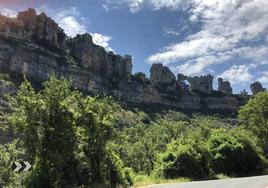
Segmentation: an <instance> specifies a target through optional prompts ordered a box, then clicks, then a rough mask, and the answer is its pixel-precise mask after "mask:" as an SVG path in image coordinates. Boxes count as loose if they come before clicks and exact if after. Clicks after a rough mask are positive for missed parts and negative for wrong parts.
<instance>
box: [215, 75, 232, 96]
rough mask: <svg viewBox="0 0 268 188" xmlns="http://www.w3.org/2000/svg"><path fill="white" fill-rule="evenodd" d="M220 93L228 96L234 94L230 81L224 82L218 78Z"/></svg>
mask: <svg viewBox="0 0 268 188" xmlns="http://www.w3.org/2000/svg"><path fill="white" fill-rule="evenodd" d="M218 91H220V92H222V93H225V94H227V95H232V94H233V89H232V87H231V84H230V82H229V81H223V79H222V78H218Z"/></svg>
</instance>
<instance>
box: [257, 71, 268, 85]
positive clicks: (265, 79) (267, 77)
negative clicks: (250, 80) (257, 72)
mask: <svg viewBox="0 0 268 188" xmlns="http://www.w3.org/2000/svg"><path fill="white" fill-rule="evenodd" d="M257 80H258V81H259V82H261V83H262V84H263V85H267V86H268V71H266V72H263V73H262V76H261V77H260V78H258V79H257Z"/></svg>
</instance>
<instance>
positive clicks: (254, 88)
mask: <svg viewBox="0 0 268 188" xmlns="http://www.w3.org/2000/svg"><path fill="white" fill-rule="evenodd" d="M250 89H251V92H252V94H253V95H256V94H257V93H259V92H262V91H265V90H266V89H265V88H263V87H262V84H261V83H260V82H254V83H252V84H251V85H250Z"/></svg>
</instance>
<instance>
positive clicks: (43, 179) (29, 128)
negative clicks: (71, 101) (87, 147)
mask: <svg viewBox="0 0 268 188" xmlns="http://www.w3.org/2000/svg"><path fill="white" fill-rule="evenodd" d="M73 94H74V92H71V90H70V83H69V82H68V81H67V80H65V79H60V80H58V79H56V78H55V76H52V77H51V78H50V79H49V81H47V82H46V83H45V84H44V89H43V90H42V91H40V92H35V91H34V88H33V87H32V86H31V84H30V83H29V82H28V81H25V82H24V83H23V84H22V85H21V87H20V89H19V92H18V96H17V102H18V107H17V110H16V111H15V112H14V113H13V114H12V116H11V122H12V123H13V125H16V127H17V128H18V131H19V132H20V133H21V134H20V135H21V138H22V141H23V145H24V147H25V150H26V154H27V156H28V157H29V159H28V160H30V161H31V163H32V164H34V171H33V173H32V176H31V178H29V179H28V186H29V187H72V186H74V185H75V182H76V180H75V179H76V176H77V164H78V163H77V160H76V159H75V155H74V147H75V144H76V136H75V129H74V127H75V125H74V121H73V119H72V116H71V115H70V113H69V112H68V109H67V106H66V105H64V104H65V103H64V101H65V100H66V99H67V98H68V97H69V96H70V95H73Z"/></svg>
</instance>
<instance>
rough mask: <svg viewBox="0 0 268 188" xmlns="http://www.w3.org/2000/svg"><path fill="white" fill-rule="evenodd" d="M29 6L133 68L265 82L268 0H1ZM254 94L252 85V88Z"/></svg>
mask: <svg viewBox="0 0 268 188" xmlns="http://www.w3.org/2000/svg"><path fill="white" fill-rule="evenodd" d="M29 7H32V8H35V9H36V10H37V12H42V11H44V12H46V14H47V15H48V16H50V17H52V18H53V19H54V20H55V21H56V22H57V23H58V24H59V25H60V26H61V27H62V28H63V29H64V30H65V32H66V34H67V35H69V36H71V37H73V36H75V35H76V34H82V33H86V32H88V33H90V34H91V35H92V36H93V40H94V42H95V43H97V44H99V45H102V46H103V47H105V48H106V50H107V51H109V50H112V51H114V52H115V53H118V54H121V55H125V54H130V55H132V56H133V73H135V72H144V73H146V74H147V75H148V76H149V72H150V66H151V64H152V63H162V64H164V65H166V66H168V67H169V68H170V69H171V70H172V71H173V73H174V74H178V73H183V74H185V75H188V76H195V75H206V74H211V75H213V76H214V89H217V78H218V77H222V78H224V79H225V80H228V81H230V82H231V85H232V87H233V90H234V92H235V93H240V91H242V90H243V89H244V88H245V89H246V90H247V91H248V92H249V91H250V89H249V85H250V83H252V82H255V81H260V82H261V83H262V84H263V86H264V87H266V88H268V19H267V18H268V0H0V13H1V14H4V15H7V16H10V17H14V16H16V13H17V11H21V10H25V9H27V8H29ZM249 93H250V92H249Z"/></svg>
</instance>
